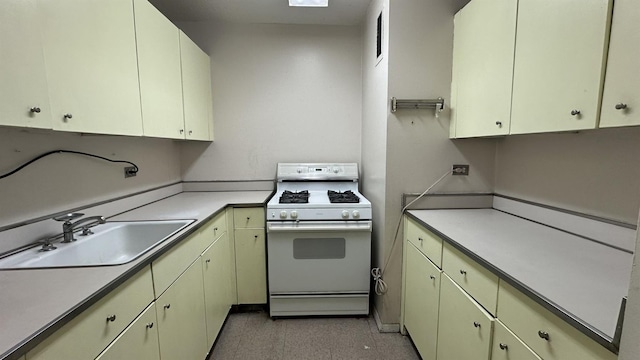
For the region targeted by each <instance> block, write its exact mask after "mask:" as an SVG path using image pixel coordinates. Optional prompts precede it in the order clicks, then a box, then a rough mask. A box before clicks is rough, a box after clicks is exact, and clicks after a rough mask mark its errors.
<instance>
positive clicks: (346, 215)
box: [342, 210, 360, 219]
mask: <svg viewBox="0 0 640 360" xmlns="http://www.w3.org/2000/svg"><path fill="white" fill-rule="evenodd" d="M351 216H353V218H354V219H359V218H360V211H358V210H353V212H352V213H351ZM342 218H343V219H348V218H349V212H348V211H347V210H342Z"/></svg>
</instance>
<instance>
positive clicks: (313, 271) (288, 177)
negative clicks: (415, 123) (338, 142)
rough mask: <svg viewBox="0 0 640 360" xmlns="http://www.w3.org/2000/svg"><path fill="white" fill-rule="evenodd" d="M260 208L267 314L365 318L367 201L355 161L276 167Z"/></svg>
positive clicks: (368, 247) (368, 236) (368, 251)
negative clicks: (265, 249)
mask: <svg viewBox="0 0 640 360" xmlns="http://www.w3.org/2000/svg"><path fill="white" fill-rule="evenodd" d="M277 181H278V183H277V187H276V194H275V195H274V196H273V198H272V199H271V200H270V201H269V202H268V203H267V247H268V262H269V265H268V268H269V299H270V314H271V316H272V317H275V316H299V315H345V314H358V315H366V314H368V313H369V271H370V258H371V216H372V214H371V203H370V202H369V201H368V200H367V199H366V198H365V197H364V196H362V194H360V193H359V192H358V165H357V164H355V163H341V164H334V163H322V164H317V163H312V164H308V163H304V164H300V163H296V164H291V163H283V164H278V170H277Z"/></svg>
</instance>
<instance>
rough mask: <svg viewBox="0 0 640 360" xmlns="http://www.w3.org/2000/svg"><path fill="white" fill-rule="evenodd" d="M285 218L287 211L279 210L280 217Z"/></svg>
mask: <svg viewBox="0 0 640 360" xmlns="http://www.w3.org/2000/svg"><path fill="white" fill-rule="evenodd" d="M286 218H287V212H286V211H284V210H282V211H280V219H286Z"/></svg>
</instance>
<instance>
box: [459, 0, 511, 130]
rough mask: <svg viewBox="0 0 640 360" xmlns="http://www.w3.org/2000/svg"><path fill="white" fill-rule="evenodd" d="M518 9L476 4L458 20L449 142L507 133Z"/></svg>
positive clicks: (486, 1) (494, 0) (491, 0)
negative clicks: (451, 138) (453, 101)
mask: <svg viewBox="0 0 640 360" xmlns="http://www.w3.org/2000/svg"><path fill="white" fill-rule="evenodd" d="M517 9H518V2H517V1H515V0H473V1H471V2H470V3H468V4H467V5H466V6H465V7H464V8H463V9H462V10H460V11H459V12H458V13H457V14H456V16H455V19H454V21H455V27H454V36H453V41H454V47H453V48H454V50H453V58H454V59H453V73H454V76H453V79H454V82H455V84H454V86H452V89H455V94H452V98H453V97H454V96H455V108H453V105H452V109H451V111H452V113H453V114H454V116H455V122H453V123H452V129H451V132H452V134H451V135H452V136H451V137H455V138H463V137H472V136H488V135H506V134H508V133H509V122H510V118H511V84H512V79H513V54H514V46H515V45H514V44H515V37H516V13H517ZM452 104H453V103H452Z"/></svg>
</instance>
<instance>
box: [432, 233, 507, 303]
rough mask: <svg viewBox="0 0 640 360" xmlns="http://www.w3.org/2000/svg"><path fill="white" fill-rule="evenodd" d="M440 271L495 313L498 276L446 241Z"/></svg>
mask: <svg viewBox="0 0 640 360" xmlns="http://www.w3.org/2000/svg"><path fill="white" fill-rule="evenodd" d="M442 271H444V272H445V273H447V275H449V277H451V279H453V281H455V282H456V283H457V284H458V285H460V287H462V288H463V289H465V290H466V291H467V292H468V293H469V295H471V296H472V297H473V298H474V299H476V301H477V302H479V303H480V305H482V306H484V308H485V309H487V311H488V312H490V313H491V314H495V313H496V302H497V300H498V276H496V275H495V274H493V273H492V272H491V271H489V270H487V269H486V268H484V267H483V266H482V265H480V264H478V263H477V262H475V261H473V260H471V258H469V257H468V256H466V255H464V254H463V253H461V252H460V251H458V250H456V249H454V248H453V246H451V245H450V244H447V243H445V244H444V247H443V249H442Z"/></svg>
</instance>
